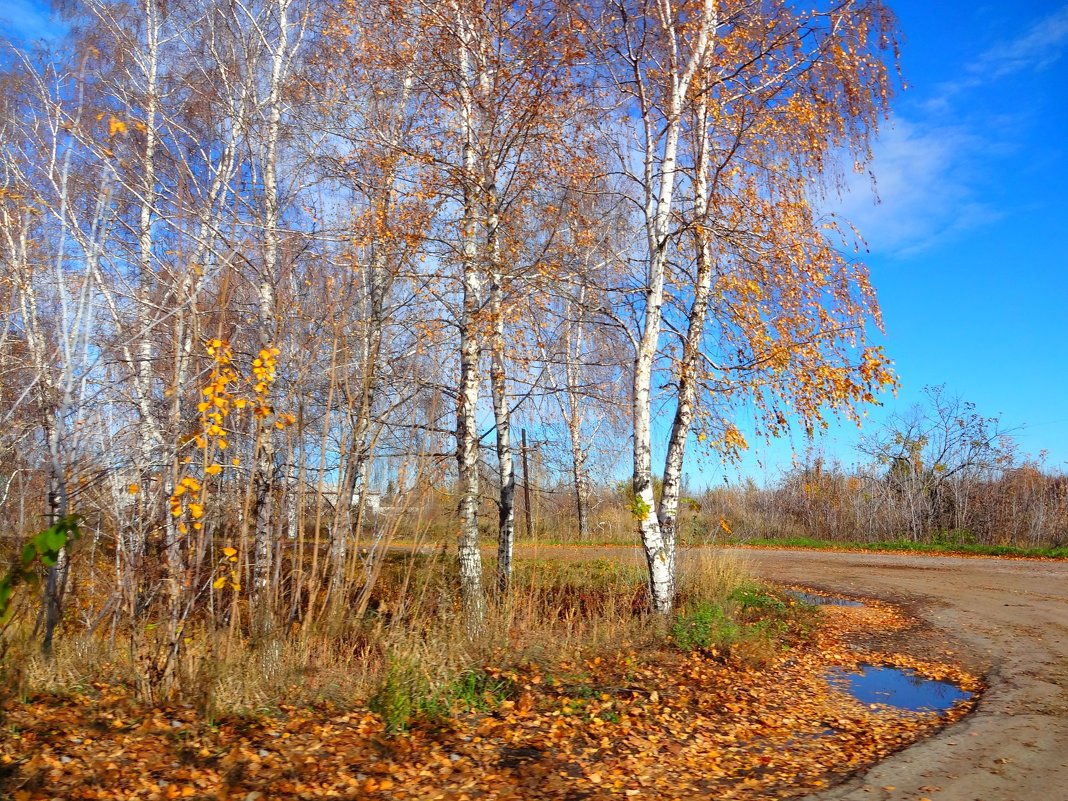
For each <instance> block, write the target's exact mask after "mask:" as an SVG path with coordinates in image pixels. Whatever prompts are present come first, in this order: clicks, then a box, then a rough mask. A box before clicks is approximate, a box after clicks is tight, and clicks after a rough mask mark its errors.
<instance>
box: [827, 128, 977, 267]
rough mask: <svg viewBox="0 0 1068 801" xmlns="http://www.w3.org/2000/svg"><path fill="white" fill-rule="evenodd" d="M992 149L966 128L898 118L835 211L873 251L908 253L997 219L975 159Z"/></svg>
mask: <svg viewBox="0 0 1068 801" xmlns="http://www.w3.org/2000/svg"><path fill="white" fill-rule="evenodd" d="M987 147H988V145H987V143H985V142H984V141H983V140H982V139H980V138H979V137H977V136H975V135H973V134H971V133H969V132H968V131H967V130H966V129H964V128H960V127H950V126H931V127H926V126H920V125H918V124H915V123H913V122H910V121H908V120H904V119H898V120H897V121H896V122H895V123H894V124H893V125H892V126H891V127H888V128H886V129H884V131H883V134H882V136H881V137H880V139H879V141H878V143H877V144H876V146H875V150H874V160H873V163H872V166H871V170H872V173H874V175H875V179H876V181H875V189H876V193H875V195H873V193H872V183H871V180H870V178H869V177H868V176H866V175H853V176H851V178H850V180H849V182H848V192H847V193H846V194H845V195H844V197H843V198H842V200H841V202H840V203H839V204H837V207H836V208H834V209H833V210H834V211H835V212H836V213H838V214H840V215H841V216H843V217H845V218H846V219H847V220H849V221H850V222H851V223H852V224H853V225H855V226H856V227H857V229H858V230H859V231H860V233H861V235H862V236H863V237H864V238H865V239H866V240H867V242H868V245H869V247H870V248H871V250H872V251H873V252H877V253H879V254H882V255H896V256H910V255H913V254H915V253H918V252H920V251H923V250H926V249H927V248H929V247H932V246H933V245H935V244H937V243H939V242H941V241H943V240H945V239H947V238H949V237H950V236H952V235H953V234H956V233H958V232H960V231H964V230H968V229H971V228H974V227H976V226H979V225H982V224H984V223H987V222H990V221H992V220H995V219H997V217H998V213H997V211H996V210H995V209H994V208H993V207H992V206H989V205H987V204H985V203H984V202H982V201H981V200H980V199H979V192H978V187H977V186H976V182H977V181H976V178H975V176H974V175H973V174H972V164H973V163H974V159H975V158H976V157H978V156H979V155H980V154H981V153H982V152H983V151H984V150H986V149H987Z"/></svg>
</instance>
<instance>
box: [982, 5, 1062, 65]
mask: <svg viewBox="0 0 1068 801" xmlns="http://www.w3.org/2000/svg"><path fill="white" fill-rule="evenodd" d="M1066 50H1068V5H1066V6H1064V7H1062V8H1061V9H1059V10H1058V11H1055V12H1053V13H1052V14H1050V15H1049V16H1047V17H1045V18H1044V19H1040V20H1038V21H1037V22H1035V23H1034V24H1033V25H1032V26H1031V27H1030V28H1028V29H1027V31H1026V32H1025V33H1023V34H1022V35H1021V36H1018V37H1017V38H1015V39H1012V40H1010V41H1008V42H1005V43H1003V44H999V45H996V46H994V47H992V48H990V49H989V50H987V51H986V52H985V53H982V54H981V55H980V56H979V57H978V58H977V59H976V60H975V61H974V62H972V63H971V64H969V65H968V72H970V73H972V74H973V75H976V76H979V77H987V78H1003V77H1005V76H1006V75H1011V74H1013V73H1016V72H1022V71H1024V70H1042V69H1045V68H1046V67H1049V66H1050V65H1051V64H1053V63H1054V62H1056V61H1057V60H1058V59H1060V58H1061V56H1063V55H1064V53H1065V51H1066Z"/></svg>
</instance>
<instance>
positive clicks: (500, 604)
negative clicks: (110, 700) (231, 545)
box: [6, 552, 746, 718]
mask: <svg viewBox="0 0 1068 801" xmlns="http://www.w3.org/2000/svg"><path fill="white" fill-rule="evenodd" d="M486 567H487V575H488V576H489V575H492V569H493V567H494V565H493V564H492V563H489V564H487V566H486ZM682 567H683V570H682V584H681V589H682V592H683V594H684V595H685V596H687V597H691V598H694V597H699V598H702V599H709V600H713V601H717V602H719V601H722V600H723V599H724V598H726V597H727V596H728V595H729V594H730V592H731V590H732V588H734V587H736V586H738V585H739V584H740V583H742V582H743V581H745V579H746V576H745V573H744V570H743V566H742V563H741V560H740V559H739V558H738V557H736V556H733V555H724V554H719V553H717V554H707V553H703V552H699V553H696V554H684V555H683V559H682ZM646 593H647V590H646V584H645V576H644V573H643V571H642V570H641V569H640V568H639V567H637V566H628V565H621V564H617V563H613V562H609V561H605V560H597V561H585V562H563V561H561V562H552V561H537V560H520V561H519V562H518V564H517V568H516V573H515V577H514V581H513V589H512V591H511V592H510V593H509V594H508V595H507V596H506V597H501V598H496V599H494V600H493V601H492V602H491V603H490V604H489V606H488V609H487V614H486V618H485V621H484V624H483V625H482V627H481V628H480V629H479V630H478V631H475V632H471V631H469V630H468V629H467V627H466V626H465V624H464V619H463V615H462V607H461V604H460V599H459V596H458V592H457V589H456V580H455V566H454V564H453V562H452V560H451V559H446V558H443V557H442V555H441V554H440V553H435V554H433V555H422V554H416V553H407V554H395V555H391V556H390V557H388V558H387V560H386V561H385V563H384V564H383V567H382V571H381V573H380V575H379V577H378V582H377V584H376V586H375V589H374V592H373V593H372V596H371V599H370V603H369V604H368V608H367V612H366V613H365V614H364V615H363V616H362V617H360V618H359V619H352V618H351V617H347V616H346V615H348V614H349V613H348V611H347V609H343V611H341V612H339V613H337V614H336V615H335V616H334V617H329V616H328V617H326V618H324V619H321V620H320V621H318V622H317V623H316V624H314V625H312V626H309V627H304V628H302V627H301V626H299V625H293V626H292V627H291V628H289V629H288V630H286V629H283V628H281V627H277V628H276V629H275V630H274V631H273V632H272V633H271V634H269V635H267V636H265V637H262V638H260V639H258V640H252V639H250V638H247V637H241V636H233V637H231V635H230V634H229V632H228V631H225V630H214V631H213V630H211V629H210V628H208V627H206V626H205V625H203V624H196V625H194V624H190V625H189V626H188V627H187V629H186V630H185V632H184V636H183V637H182V646H181V649H180V653H179V657H178V661H177V663H176V664H175V669H174V677H173V684H172V690H171V693H170V695H169V697H166V698H165V697H162V696H160V695H158V694H157V695H152V693H151V692H145V691H143V690H142V688H143V687H144V685H145V681H146V680H145V673H146V671H148V670H150V669H151V665H152V664H154V663H158V660H159V656H160V654H161V653H163V651H164V650H165V647H166V635H165V633H163V632H159V631H149V632H147V633H146V632H141V634H140V636H139V637H138V638H133V637H131V636H130V633H129V632H128V631H127V632H125V634H124V633H123V632H119V633H118V634H117V635H116V636H115V638H114V639H111V638H109V637H108V636H102V635H99V634H98V635H96V636H90V635H83V636H72V637H64V638H61V639H60V640H59V641H58V642H57V647H56V650H55V655H54V657H53V658H52V659H51V660H46V659H44V658H43V657H41V656H40V655H39V654H37V652H36V651H35V650H34V647H33V643H32V639H31V638H29V637H24V638H23V639H22V640H21V644H18V645H17V647H13V648H12V649H11V650H10V651H9V654H8V659H7V660H6V661H7V662H8V663H9V664H18V665H19V672H18V677H17V686H18V688H19V691H20V692H21V694H22V695H24V696H27V695H33V694H38V693H44V694H50V695H61V696H62V695H69V694H74V693H92V692H94V691H95V690H94V688H97V687H100V686H102V685H108V686H125V687H128V688H129V690H130V693H131V694H134V695H138V696H140V697H141V698H142V700H147V701H151V702H152V703H159V702H161V701H164V700H170V701H178V702H183V703H189V704H193V705H195V706H196V707H197V708H198V709H200V710H201V711H202V712H203V713H204V714H206V715H208V716H209V717H213V718H216V717H220V716H223V715H227V714H259V713H264V712H267V711H270V710H272V709H277V708H278V707H280V706H287V705H288V706H308V705H312V706H316V705H323V704H327V705H332V706H336V707H342V708H344V707H354V706H363V705H366V704H367V703H368V702H369V701H371V700H372V699H373V698H374V697H375V696H376V694H378V693H380V691H381V690H382V688H383V687H384V686H385V685H386V684H387V683H388V682H390V681H393V680H395V679H396V676H397V674H398V671H400V673H401V674H403V681H404V682H406V683H407V685H409V686H410V687H415V688H418V693H420V694H423V695H425V696H427V697H433V698H436V697H439V696H441V695H442V693H445V692H446V691H447V690H448V688H449V687H451V686H453V685H455V684H456V683H457V681H458V680H460V679H461V678H462V677H464V676H470V675H471V674H472V672H473V671H475V672H477V671H481V670H482V669H483V668H484V667H485V666H488V665H494V666H517V665H529V664H533V663H540V664H550V663H559V662H562V661H568V660H571V661H573V660H576V659H581V658H584V657H588V656H591V655H595V654H599V653H605V652H611V651H614V650H619V649H622V648H630V647H640V646H641V645H643V644H648V643H652V642H655V641H656V639H657V638H658V637H662V635H663V626H662V622H659V621H656V620H653V619H651V618H650V617H649V616H648V615H647V614H646V612H645V610H646ZM135 639H136V641H137V644H136V646H134V645H131V643H132V642H133V641H134V640H135Z"/></svg>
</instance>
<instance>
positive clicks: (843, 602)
mask: <svg viewBox="0 0 1068 801" xmlns="http://www.w3.org/2000/svg"><path fill="white" fill-rule="evenodd" d="M786 594H787V595H789V596H790V597H791V598H796V599H797V600H799V601H803V602H805V603H806V604H812V605H813V606H864V604H862V603H861V602H860V601H853V600H850V599H849V598H835V597H834V596H833V595H820V594H819V593H817V592H804V591H803V590H787V591H786Z"/></svg>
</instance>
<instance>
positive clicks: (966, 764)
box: [744, 551, 1068, 801]
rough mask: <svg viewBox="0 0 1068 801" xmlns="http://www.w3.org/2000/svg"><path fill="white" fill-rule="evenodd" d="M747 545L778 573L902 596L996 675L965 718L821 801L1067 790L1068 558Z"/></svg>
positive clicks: (758, 564) (1043, 796) (1046, 800)
mask: <svg viewBox="0 0 1068 801" xmlns="http://www.w3.org/2000/svg"><path fill="white" fill-rule="evenodd" d="M744 553H745V555H746V558H747V559H748V561H749V562H750V563H751V565H752V570H753V572H755V573H756V574H758V575H760V576H763V577H765V578H767V579H769V580H774V581H781V582H794V583H799V584H810V585H812V586H816V587H820V588H822V589H826V590H836V591H839V592H845V593H852V594H857V595H867V596H873V597H876V598H883V599H885V600H889V601H896V602H899V603H900V602H903V603H904V604H905V605H906V607H907V608H908V609H909V611H910V612H912V613H913V614H914V615H916V616H917V617H919V618H920V619H921V620H922V621H924V622H925V623H927V624H929V625H930V626H931V627H932V629H933V632H934V634H935V636H936V637H943V638H945V640H946V641H947V642H949V641H955V642H956V643H959V646H960V648H959V652H960V656H961V658H962V659H963V661H964V662H965V663H966V664H968V665H969V666H970V667H973V668H977V669H979V670H981V671H982V672H983V673H984V674H985V675H986V677H987V681H988V683H989V685H990V688H989V690H988V691H987V692H986V694H985V695H984V696H983V699H982V701H981V702H980V704H979V707H978V709H977V710H976V711H975V712H974V713H973V714H972V715H970V716H969V717H967V718H965V719H964V720H963V721H962V722H960V723H958V724H957V725H955V726H951V727H949V728H948V729H946V730H944V731H942V732H941V733H940V734H938V735H937V736H935V737H932V738H930V739H928V740H925V741H923V742H920V743H917V744H916V745H914V746H912V747H910V748H907V749H905V750H904V751H901V752H900V753H898V754H896V755H895V756H893V757H891V758H890V759H888V760H886V761H884V762H881V763H879V764H878V765H876V766H875V767H874V768H872V769H871V770H869V771H868V772H867V774H866V775H862V776H858V777H855V778H854V779H852V780H850V781H849V782H847V783H845V784H844V785H841V786H839V787H837V788H835V789H834V790H831V791H830V792H827V793H822V794H820V795H819V796H818V798H819V799H821V801H829V800H830V799H850V800H852V799H864V800H865V801H881V800H882V799H913V800H914V799H919V798H924V797H927V798H930V799H931V801H980V800H981V801H1066V800H1068V564H1066V563H1064V562H1033V561H1008V560H996V559H967V558H952V557H926V556H899V555H896V554H852V553H820V552H813V551H746V552H744ZM954 647H956V646H954ZM887 787H893V788H894V789H893V790H888V789H885V788H887ZM935 788H938V789H935Z"/></svg>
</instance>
